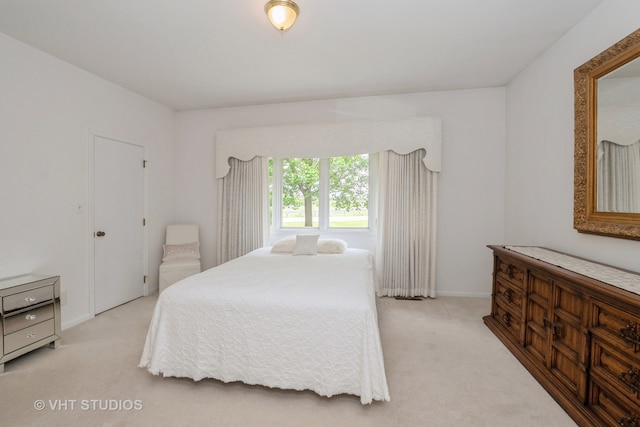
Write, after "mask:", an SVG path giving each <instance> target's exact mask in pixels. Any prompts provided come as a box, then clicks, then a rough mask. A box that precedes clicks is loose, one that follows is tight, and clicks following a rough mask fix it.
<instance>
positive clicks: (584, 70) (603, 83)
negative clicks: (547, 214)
mask: <svg viewBox="0 0 640 427" xmlns="http://www.w3.org/2000/svg"><path fill="white" fill-rule="evenodd" d="M574 108H575V151H574V211H573V226H574V228H575V229H576V230H578V231H579V232H582V233H592V234H600V235H605V236H612V237H620V238H625V239H636V240H640V30H636V31H635V32H633V33H631V34H630V35H628V36H627V37H625V38H624V39H622V40H620V41H619V42H618V43H616V44H615V45H613V46H611V47H610V48H609V49H607V50H605V51H604V52H602V53H600V54H599V55H597V56H596V57H594V58H593V59H591V60H590V61H588V62H586V63H584V64H583V65H581V66H580V67H578V68H576V69H575V70H574Z"/></svg>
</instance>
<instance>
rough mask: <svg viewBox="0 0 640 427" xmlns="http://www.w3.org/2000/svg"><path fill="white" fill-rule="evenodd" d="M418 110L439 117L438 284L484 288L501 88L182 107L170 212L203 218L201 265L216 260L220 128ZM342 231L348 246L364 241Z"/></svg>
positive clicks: (500, 201)
mask: <svg viewBox="0 0 640 427" xmlns="http://www.w3.org/2000/svg"><path fill="white" fill-rule="evenodd" d="M415 116H439V117H442V119H443V143H442V148H443V152H442V173H441V174H440V181H439V183H440V185H439V209H438V260H437V262H438V274H437V287H438V292H439V294H440V295H467V296H476V295H489V294H490V289H491V268H492V263H491V253H490V251H489V250H488V249H486V248H485V245H487V244H490V243H502V242H503V241H504V164H505V134H504V132H505V90H504V88H492V89H477V90H464V91H446V92H431V93H415V94H406V95H392V96H376V97H363V98H349V99H331V100H323V101H313V102H296V103H286V104H273V105H260V106H248V107H238V108H226V109H212V110H198V111H185V112H179V113H178V114H177V128H178V137H177V140H178V146H177V157H176V158H177V168H176V176H177V192H176V198H177V205H176V206H177V207H176V218H177V220H178V221H179V222H183V221H184V222H195V223H197V224H199V225H200V228H201V240H202V247H201V251H202V256H203V260H202V261H203V267H204V268H208V267H211V266H213V265H214V261H215V259H216V247H215V246H216V245H215V241H216V237H217V236H216V226H215V224H216V216H217V212H216V194H217V184H216V181H215V175H214V169H213V168H214V166H213V165H214V161H215V158H214V156H215V154H214V143H215V132H216V130H217V129H223V128H237V127H252V126H269V125H288V124H300V123H322V122H343V121H360V120H372V119H373V120H391V119H399V118H407V117H415ZM347 239H348V241H349V243H350V245H351V246H360V245H362V246H365V247H366V246H367V244H368V242H366V241H364V240H363V239H360V240H358V239H356V238H354V236H347ZM365 240H366V239H365ZM369 243H370V242H369Z"/></svg>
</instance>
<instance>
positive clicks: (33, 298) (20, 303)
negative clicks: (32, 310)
mask: <svg viewBox="0 0 640 427" xmlns="http://www.w3.org/2000/svg"><path fill="white" fill-rule="evenodd" d="M45 301H53V286H52V285H48V286H43V287H41V288H36V289H32V290H30V291H25V292H20V293H18V294H14V295H9V296H6V297H4V298H2V309H3V310H4V312H5V313H7V312H9V311H13V310H17V309H19V308H24V307H29V306H30V305H34V304H39V303H41V302H45Z"/></svg>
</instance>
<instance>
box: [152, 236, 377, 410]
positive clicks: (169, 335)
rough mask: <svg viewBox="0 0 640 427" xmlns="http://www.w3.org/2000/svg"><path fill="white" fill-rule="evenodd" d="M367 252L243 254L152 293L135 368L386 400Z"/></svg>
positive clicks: (363, 399) (261, 251) (370, 259)
mask: <svg viewBox="0 0 640 427" xmlns="http://www.w3.org/2000/svg"><path fill="white" fill-rule="evenodd" d="M373 274H374V266H373V257H372V255H371V254H370V252H368V251H365V250H361V249H351V248H350V249H347V251H346V252H345V253H342V254H318V255H314V256H293V255H291V254H272V253H270V250H269V248H262V249H258V250H256V251H253V252H251V253H249V254H247V255H245V256H243V257H240V258H237V259H234V260H232V261H229V262H227V263H225V264H222V265H220V266H218V267H214V268H212V269H209V270H207V271H204V272H202V273H199V274H196V275H194V276H190V277H188V278H186V279H184V280H182V281H180V282H178V283H176V284H174V285H172V286H171V287H169V288H167V289H166V290H165V291H164V292H162V293H161V294H160V296H159V297H158V302H157V304H156V307H155V309H154V313H153V317H152V320H151V324H150V326H149V330H148V333H147V337H146V341H145V345H144V349H143V353H142V357H141V359H140V363H139V366H140V367H142V368H146V369H148V370H149V372H151V373H152V374H155V375H159V374H162V375H163V376H170V377H187V378H192V379H194V380H196V381H198V380H201V379H203V378H215V379H218V380H221V381H224V382H232V381H242V382H244V383H246V384H260V385H264V386H267V387H276V388H281V389H293V390H312V391H314V392H316V393H317V394H319V395H322V396H327V397H330V396H333V395H337V394H345V393H346V394H352V395H356V396H359V397H360V401H361V402H362V403H363V404H368V403H371V402H372V401H374V400H382V401H387V400H389V391H388V387H387V380H386V375H385V370H384V358H383V353H382V345H381V342H380V333H379V329H378V319H377V311H376V305H375V289H374V280H373Z"/></svg>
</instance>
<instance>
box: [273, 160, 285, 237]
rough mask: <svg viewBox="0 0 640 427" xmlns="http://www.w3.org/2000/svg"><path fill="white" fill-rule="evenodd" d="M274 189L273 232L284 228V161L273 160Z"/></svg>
mask: <svg viewBox="0 0 640 427" xmlns="http://www.w3.org/2000/svg"><path fill="white" fill-rule="evenodd" d="M272 173H273V187H272V192H273V194H272V195H271V204H272V206H271V214H272V215H273V218H272V220H273V223H272V225H271V227H272V228H273V230H279V229H280V228H282V159H280V158H274V159H273V171H272Z"/></svg>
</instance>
